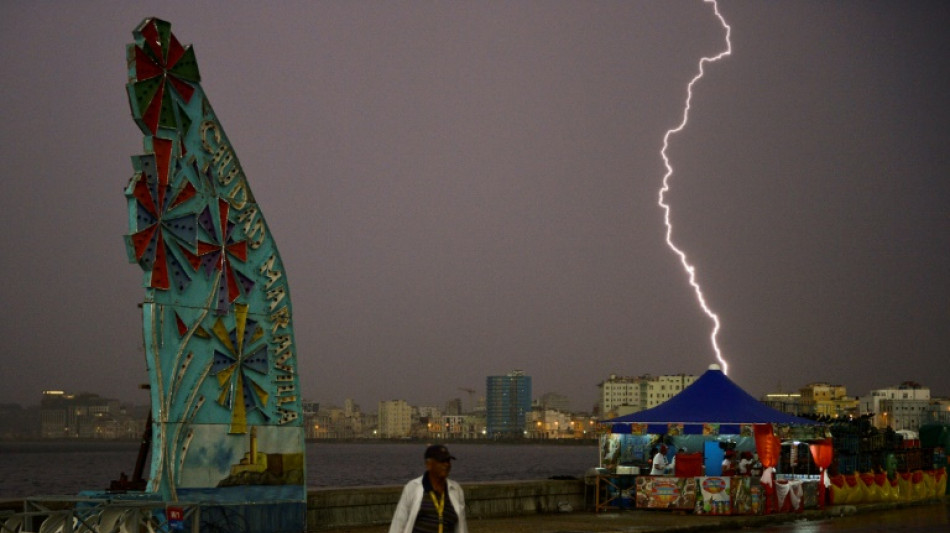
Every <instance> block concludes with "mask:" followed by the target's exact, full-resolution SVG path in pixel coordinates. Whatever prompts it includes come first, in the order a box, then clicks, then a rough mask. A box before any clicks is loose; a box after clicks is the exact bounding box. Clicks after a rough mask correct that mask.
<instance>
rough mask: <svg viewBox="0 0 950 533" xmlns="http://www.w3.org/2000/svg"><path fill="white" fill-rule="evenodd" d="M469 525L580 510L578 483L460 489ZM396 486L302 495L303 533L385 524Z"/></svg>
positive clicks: (582, 499) (580, 483) (581, 489)
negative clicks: (564, 508)
mask: <svg viewBox="0 0 950 533" xmlns="http://www.w3.org/2000/svg"><path fill="white" fill-rule="evenodd" d="M462 488H463V489H464V490H465V506H466V511H467V516H468V517H469V518H470V519H473V518H475V519H477V518H501V517H510V516H520V515H525V514H534V513H551V512H557V511H558V510H559V508H560V507H561V506H565V505H569V506H570V507H572V508H573V509H576V510H581V509H583V508H584V505H585V485H584V482H583V481H580V480H540V481H504V482H484V483H463V484H462ZM401 493H402V486H389V487H354V488H334V489H312V490H310V492H309V493H308V495H307V530H308V531H323V530H327V529H334V528H340V527H353V526H369V525H377V524H388V523H389V521H390V519H392V516H393V510H394V509H395V508H396V502H397V501H398V500H399V495H400V494H401Z"/></svg>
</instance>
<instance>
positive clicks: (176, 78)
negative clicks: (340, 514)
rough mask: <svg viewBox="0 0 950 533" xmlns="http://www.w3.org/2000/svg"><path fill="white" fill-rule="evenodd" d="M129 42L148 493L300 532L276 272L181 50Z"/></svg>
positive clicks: (296, 434)
mask: <svg viewBox="0 0 950 533" xmlns="http://www.w3.org/2000/svg"><path fill="white" fill-rule="evenodd" d="M133 36H134V38H135V43H134V44H130V45H129V46H128V49H127V51H128V68H129V81H128V84H127V89H128V96H129V104H130V107H131V110H132V116H133V118H134V119H135V122H136V123H137V124H138V126H139V128H141V130H142V132H143V134H144V141H143V144H144V151H145V153H144V154H142V155H138V156H134V157H133V158H132V165H133V167H134V170H135V172H134V175H133V177H132V179H131V180H130V182H129V184H128V187H127V188H126V191H125V195H126V197H127V198H128V202H129V229H130V232H129V235H128V236H127V238H126V245H127V250H128V254H129V260H130V262H134V263H138V264H139V266H141V268H142V269H143V271H144V286H145V299H144V302H143V303H142V306H141V307H142V319H143V333H144V345H145V360H146V364H147V368H148V375H149V385H150V394H151V407H152V420H153V421H152V430H153V435H154V436H153V443H152V446H151V450H150V453H151V471H150V475H149V482H148V488H147V492H150V493H154V494H156V495H160V497H161V498H163V499H164V500H165V501H170V502H195V501H215V502H228V505H227V509H228V511H227V512H228V513H240V515H241V516H240V520H241V523H242V529H245V530H247V531H264V530H266V531H304V530H305V529H306V482H305V479H306V477H305V466H304V432H303V426H302V424H303V419H302V416H301V402H300V397H299V388H298V377H297V372H296V364H297V356H296V344H295V342H294V333H293V324H292V312H291V303H290V293H289V289H288V284H287V277H286V275H285V273H284V268H283V263H282V262H281V259H280V255H279V254H278V252H277V247H276V245H275V244H274V240H273V238H272V236H271V234H270V231H269V229H268V227H267V224H266V223H265V221H264V218H263V216H262V214H261V209H260V206H259V205H258V204H257V203H256V201H255V200H254V196H253V194H252V193H251V190H250V188H249V187H248V183H247V177H246V176H245V175H244V171H243V170H242V168H241V165H240V163H239V162H238V159H237V156H236V155H235V152H234V149H233V148H232V147H231V144H230V143H229V142H228V139H227V136H226V135H225V133H224V129H223V128H222V127H221V124H220V122H219V121H218V118H217V116H216V115H215V113H214V111H213V110H212V108H211V104H210V103H209V102H208V98H207V97H206V95H205V93H204V91H203V90H202V88H201V85H200V75H199V72H198V64H197V61H196V59H195V54H194V51H193V50H192V48H191V46H183V45H182V44H181V43H180V42H179V41H178V39H177V38H176V37H175V35H174V34H173V33H172V32H171V24H169V23H168V22H165V21H163V20H159V19H156V18H148V19H145V20H144V21H143V22H142V23H141V24H140V25H139V26H138V27H137V28H136V29H135V30H134V32H133ZM241 502H254V503H255V505H254V506H253V507H251V506H248V507H241V506H240V505H235V504H239V503H241ZM269 502H273V503H269ZM206 514H207V513H206ZM202 519H203V520H209V518H207V516H204V517H202ZM232 519H233V517H232ZM221 520H224V521H227V520H231V519H226V518H222V519H221ZM217 525H218V526H221V525H222V524H217Z"/></svg>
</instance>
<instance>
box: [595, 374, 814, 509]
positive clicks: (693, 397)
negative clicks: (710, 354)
mask: <svg viewBox="0 0 950 533" xmlns="http://www.w3.org/2000/svg"><path fill="white" fill-rule="evenodd" d="M603 423H604V424H606V425H607V426H609V433H607V434H605V435H604V436H603V438H602V441H601V469H602V470H603V472H604V475H608V476H612V478H611V479H612V481H611V482H612V483H613V484H614V485H617V486H623V487H633V492H632V493H630V490H631V489H629V488H627V489H626V490H627V491H628V494H627V498H624V499H620V501H621V502H629V503H630V504H631V505H635V506H636V507H637V508H648V509H660V508H662V509H681V510H683V509H689V510H693V511H694V512H700V513H712V514H738V513H742V514H758V513H762V512H773V511H777V510H781V509H783V508H784V509H786V510H801V509H802V508H803V507H804V502H805V501H806V500H807V499H809V498H806V495H813V494H815V492H816V491H817V489H818V487H817V485H818V483H817V480H818V478H819V475H818V474H819V472H816V475H815V476H793V475H783V474H782V473H781V472H776V470H775V469H776V467H778V466H779V459H780V457H781V448H780V444H781V443H782V442H783V441H786V442H811V443H823V442H825V439H826V437H827V436H828V435H826V428H825V427H824V426H823V425H821V424H819V423H817V422H815V421H813V420H809V419H805V418H800V417H796V416H792V415H789V414H787V413H783V412H781V411H777V410H775V409H772V408H770V407H768V406H766V405H764V404H762V403H761V402H759V401H758V400H756V399H755V398H754V397H752V396H751V395H750V394H748V393H747V392H745V391H744V390H742V388H740V387H739V386H738V385H736V384H735V383H733V382H732V381H731V380H730V379H729V378H728V377H726V375H725V374H724V373H723V372H722V370H721V369H720V368H719V366H718V365H711V366H710V368H709V370H707V371H706V372H705V373H704V374H703V375H702V376H700V377H699V378H698V379H697V380H696V381H695V382H694V383H693V384H692V385H690V386H689V387H687V388H685V389H684V390H683V391H682V392H680V393H679V394H677V395H676V396H674V397H673V398H671V399H669V400H668V401H666V402H664V403H662V404H660V405H659V406H657V407H654V408H652V409H647V410H644V411H640V412H637V413H633V414H630V415H626V416H621V417H617V418H612V419H609V420H604V421H603ZM825 448H826V447H825V446H818V447H817V448H816V450H814V451H813V453H815V452H819V453H824V451H825ZM658 455H659V457H657V456H658ZM740 458H741V460H742V461H745V463H744V464H743V465H742V466H743V468H742V470H743V472H742V473H741V475H740V472H739V471H738V470H739V468H738V463H739V462H740ZM749 458H754V459H756V461H753V460H750V459H749ZM823 460H824V459H822V461H823ZM815 462H816V463H817V462H818V460H817V458H816V460H815ZM658 466H659V467H662V468H660V469H658ZM733 470H735V472H733ZM651 472H652V473H655V474H658V475H653V474H651ZM625 473H626V474H625ZM776 474H778V475H776ZM624 475H627V476H630V477H631V478H632V479H623V476H624ZM803 477H804V478H805V479H803ZM779 495H781V496H782V499H781V500H779V499H778V496H779ZM810 499H811V500H812V501H815V502H817V501H820V500H821V498H820V497H818V496H811V497H810Z"/></svg>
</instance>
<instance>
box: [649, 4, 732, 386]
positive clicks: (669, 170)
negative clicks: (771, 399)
mask: <svg viewBox="0 0 950 533" xmlns="http://www.w3.org/2000/svg"><path fill="white" fill-rule="evenodd" d="M704 1H705V2H706V3H710V4H712V5H713V12H715V14H716V17H717V18H718V19H719V23H720V24H722V27H723V28H724V29H725V30H726V49H725V50H724V51H722V52H720V53H718V54H716V55H714V56H708V57H703V58H702V59H700V60H699V72H698V73H697V74H696V76H694V77H693V79H692V80H690V82H689V84H688V85H687V86H686V102H685V105H684V106H683V120H682V121H681V122H680V123H679V125H678V126H676V127H675V128H673V129H671V130H668V131H667V132H666V135H664V136H663V149H662V150H660V156H662V157H663V164H664V165H665V166H666V174H665V175H664V176H663V187H662V188H661V189H660V198H659V204H660V207H662V208H663V220H664V222H665V223H666V244H667V245H668V246H669V247H670V249H671V250H673V252H674V253H675V254H676V255H678V256H679V258H680V263H682V265H683V268H684V269H685V270H686V273H687V274H689V284H690V285H691V286H692V287H693V290H694V291H695V293H696V299H697V300H698V301H699V305H700V307H702V309H703V312H705V313H706V315H707V316H708V317H709V318H711V319H712V321H713V329H712V333H711V334H710V335H709V339H710V340H711V341H712V346H713V350H715V352H716V359H717V360H718V361H719V363H720V364H721V365H722V372H723V374H728V373H729V372H728V370H729V365H728V363H726V360H725V359H724V358H723V355H722V351H721V350H720V349H719V343H718V342H717V341H716V337H717V336H718V335H719V316H718V315H717V314H716V313H714V312H713V311H712V309H711V308H710V307H709V305H708V304H707V303H706V297H705V296H703V291H702V289H701V288H700V286H699V282H698V281H696V267H694V266H693V265H691V264H690V263H689V261H688V260H687V258H686V253H685V252H684V251H682V250H680V249H679V248H678V247H677V246H676V245H675V244H673V224H672V223H671V222H670V206H669V204H667V203H666V202H665V201H664V196H665V195H666V193H667V191H669V190H670V185H669V181H670V176H672V175H673V166H672V165H671V164H670V159H669V157H667V155H666V150H667V148H669V145H670V137H672V136H673V135H675V134H677V133H679V132H680V131H682V130H683V128H685V127H686V123H687V122H688V121H689V109H690V103H691V101H692V99H693V85H695V84H696V82H698V81H699V80H700V79H702V77H703V74H704V73H705V71H704V67H705V66H706V64H707V63H714V62H716V61H719V60H720V59H722V58H724V57H726V56H728V55H731V54H732V42H731V41H730V40H729V35H730V34H731V33H732V28H730V27H729V24H727V23H726V19H725V18H723V16H722V15H721V14H720V13H719V4H717V3H716V0H704Z"/></svg>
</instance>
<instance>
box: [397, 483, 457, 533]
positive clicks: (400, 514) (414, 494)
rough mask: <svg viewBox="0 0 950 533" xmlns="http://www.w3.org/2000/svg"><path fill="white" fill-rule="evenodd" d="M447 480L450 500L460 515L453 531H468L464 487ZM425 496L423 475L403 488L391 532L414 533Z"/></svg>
mask: <svg viewBox="0 0 950 533" xmlns="http://www.w3.org/2000/svg"><path fill="white" fill-rule="evenodd" d="M423 475H426V474H423ZM445 481H446V486H447V487H448V491H449V501H450V502H452V507H454V508H455V513H456V514H458V517H459V521H458V523H457V524H455V531H454V532H451V533H468V525H467V524H466V523H465V495H464V494H462V487H461V486H460V485H459V484H458V483H456V482H454V481H452V480H451V479H446V480H445ZM424 496H425V494H424V491H423V489H422V476H419V477H417V478H416V479H413V480H412V481H410V482H409V483H406V486H405V488H403V489H402V496H400V497H399V503H397V504H396V512H395V513H393V521H392V523H391V524H390V525H389V533H412V527H413V526H414V525H415V523H416V515H417V514H419V507H420V506H421V505H422V498H423V497H424ZM446 533H450V532H448V531H447V532H446Z"/></svg>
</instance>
